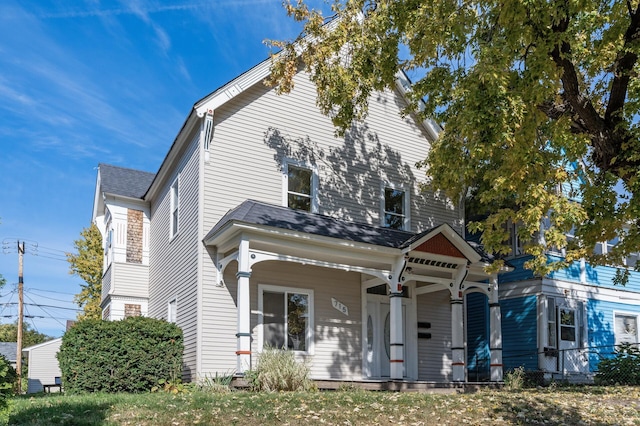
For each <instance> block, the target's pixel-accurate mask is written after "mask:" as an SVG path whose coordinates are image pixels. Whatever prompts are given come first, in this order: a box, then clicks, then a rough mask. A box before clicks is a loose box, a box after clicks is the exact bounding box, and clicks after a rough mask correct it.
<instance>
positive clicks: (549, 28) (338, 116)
mask: <svg viewBox="0 0 640 426" xmlns="http://www.w3.org/2000/svg"><path fill="white" fill-rule="evenodd" d="M286 7H287V9H288V12H289V14H290V15H291V16H292V17H293V18H294V19H296V20H297V21H300V22H302V24H303V25H304V30H303V31H302V33H301V34H300V36H299V37H298V38H297V39H296V40H293V41H290V42H273V45H274V46H275V47H278V48H281V49H282V51H281V54H280V55H277V56H274V62H273V65H272V71H273V74H272V76H271V78H270V79H269V80H268V83H271V84H277V90H278V91H279V92H288V91H290V90H291V89H292V88H293V75H294V74H295V73H296V71H297V70H298V69H299V66H300V65H301V62H302V65H303V66H304V68H305V69H306V71H308V72H309V73H310V75H311V79H312V80H313V81H314V82H315V84H316V86H317V91H318V98H317V104H318V106H319V107H320V109H321V110H322V111H323V112H324V113H325V114H328V115H329V116H330V117H331V118H332V119H333V122H334V124H335V125H336V126H337V129H338V133H343V132H348V131H349V128H350V125H351V123H353V122H354V120H361V119H363V118H364V117H365V116H366V114H367V103H368V101H369V99H370V97H371V95H372V93H373V92H374V91H377V90H383V89H390V88H394V87H396V73H397V72H398V71H399V70H405V71H407V72H408V73H409V74H411V75H415V77H414V80H415V82H414V83H413V85H412V87H411V91H410V92H409V94H408V97H409V100H410V105H409V107H408V108H407V112H411V113H412V114H415V115H416V116H417V117H418V118H420V119H433V120H435V121H436V122H438V123H440V124H441V125H442V127H443V128H444V130H443V131H442V132H441V133H440V136H439V138H438V140H437V141H435V142H434V143H433V144H432V145H431V149H430V151H429V153H428V157H427V158H426V159H425V160H424V162H423V163H421V165H422V166H423V167H424V168H425V170H426V171H427V173H428V175H429V176H430V179H431V182H430V183H431V185H432V186H433V187H434V188H436V189H438V190H442V191H445V193H446V194H447V195H448V196H450V197H451V198H452V199H453V200H458V199H460V198H461V197H465V196H468V195H469V194H472V195H473V196H474V198H475V200H476V202H477V208H478V211H477V213H480V215H479V216H480V217H481V218H482V219H481V220H479V221H477V222H474V223H470V224H469V227H470V229H472V230H474V231H482V232H483V237H482V242H483V244H484V246H485V248H486V249H487V250H488V251H490V252H493V253H502V254H505V253H507V251H508V249H509V247H508V246H507V244H506V243H507V241H508V233H507V232H506V230H505V229H504V228H503V226H502V225H503V224H504V223H505V222H506V221H508V220H511V221H512V222H513V223H521V224H522V225H523V226H522V227H521V229H520V231H519V237H520V238H521V240H523V241H526V242H527V243H528V244H526V245H525V250H526V251H527V252H528V253H529V254H532V255H534V256H535V257H534V258H533V260H532V261H530V262H529V264H528V266H529V267H532V268H535V269H536V270H537V271H538V272H540V273H544V272H548V271H549V268H553V267H561V266H563V264H561V263H560V264H555V265H548V264H547V259H546V257H545V255H544V249H548V248H551V247H556V248H564V247H566V249H567V255H566V260H567V261H572V260H575V259H579V258H582V257H586V258H587V259H588V260H589V261H590V262H592V263H594V264H604V263H607V264H615V265H621V264H622V262H623V258H624V257H625V256H626V255H627V254H628V253H630V252H635V251H637V250H638V246H640V228H639V226H640V220H639V219H638V218H639V217H640V203H639V202H638V197H640V122H639V120H638V113H639V112H640V79H639V78H638V75H639V73H638V71H640V69H639V68H640V67H639V66H638V54H640V3H639V2H638V1H637V0H633V1H632V0H627V1H592V0H551V1H528V2H522V1H517V0H506V1H505V2H492V1H486V0H471V1H464V2H463V1H459V0H433V1H432V0H429V1H427V0H413V1H384V0H381V1H366V0H353V1H351V0H345V1H340V0H337V1H335V2H333V3H332V13H334V14H335V15H333V16H331V17H330V18H332V19H331V21H330V22H329V24H328V25H324V24H325V23H326V22H327V21H328V19H326V18H325V17H324V16H323V15H322V13H321V12H318V11H313V10H311V9H310V8H309V7H308V6H307V5H306V4H305V3H304V2H302V1H300V2H299V3H297V4H295V5H292V4H288V5H287V6H286ZM452 164H455V167H452ZM562 187H564V190H563V191H560V190H559V188H562ZM620 188H623V189H624V190H625V194H626V195H625V196H624V197H622V199H620V200H619V199H618V195H619V193H620V191H619V189H620ZM571 198H574V199H581V200H582V203H576V202H572V201H570V199H571ZM545 222H546V223H547V226H546V227H545V229H543V233H542V236H543V238H538V236H537V232H538V230H539V229H540V224H541V223H545ZM572 228H575V235H576V237H577V238H576V239H574V240H571V241H567V239H566V237H565V234H566V233H567V232H568V231H570V230H571V229H572ZM616 237H618V238H620V239H621V242H620V243H619V244H618V245H617V246H616V247H615V248H614V249H613V250H612V251H611V252H610V253H609V254H607V255H606V256H603V255H597V254H594V247H595V245H596V243H597V242H600V241H607V240H612V239H614V238H616ZM500 265H501V263H500V262H497V263H496V264H495V267H496V268H498V267H499V266H500Z"/></svg>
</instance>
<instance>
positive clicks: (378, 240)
mask: <svg viewBox="0 0 640 426" xmlns="http://www.w3.org/2000/svg"><path fill="white" fill-rule="evenodd" d="M231 223H246V224H252V225H263V226H272V227H274V228H279V229H286V230H290V231H298V232H304V233H307V234H312V235H318V236H323V237H332V238H339V239H342V240H347V241H353V242H357V243H366V244H374V245H377V246H383V247H390V248H399V247H400V246H401V245H402V243H403V242H404V241H406V240H407V239H408V238H411V237H412V236H413V235H414V234H413V233H412V232H407V231H399V230H397V229H391V228H383V227H380V226H372V225H367V224H363V223H355V222H347V221H344V220H340V219H336V218H333V217H330V216H323V215H320V214H316V213H309V212H306V211H303V210H294V209H290V208H288V207H283V206H276V205H273V204H268V203H264V202H261V201H255V200H246V201H244V202H242V203H241V204H240V205H238V206H237V207H236V208H234V209H232V210H229V211H228V212H227V213H226V214H225V215H224V216H223V217H222V219H220V220H219V221H218V223H217V224H216V225H215V226H214V227H213V228H212V229H211V231H209V233H208V234H207V235H206V236H205V238H204V242H205V243H206V242H207V241H209V240H210V239H211V238H212V237H214V236H215V235H216V234H217V233H218V232H219V231H221V230H222V229H223V228H225V227H226V226H228V225H229V224H231Z"/></svg>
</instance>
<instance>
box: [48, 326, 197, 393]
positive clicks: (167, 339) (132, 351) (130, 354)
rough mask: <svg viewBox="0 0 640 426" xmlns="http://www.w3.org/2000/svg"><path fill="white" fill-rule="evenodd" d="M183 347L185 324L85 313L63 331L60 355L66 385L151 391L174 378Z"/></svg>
mask: <svg viewBox="0 0 640 426" xmlns="http://www.w3.org/2000/svg"><path fill="white" fill-rule="evenodd" d="M183 349H184V346H183V343H182V330H181V329H180V328H179V327H178V326H176V325H175V324H171V323H168V322H166V321H164V320H158V319H153V318H145V317H130V318H127V319H124V320H122V321H102V320H96V319H85V320H83V321H79V322H78V323H76V324H75V325H74V326H73V327H72V328H71V329H69V330H68V331H67V332H66V333H65V334H64V336H63V337H62V345H61V346H60V351H59V352H58V355H57V357H58V362H59V363H60V370H61V371H62V380H63V383H64V385H65V391H69V392H100V391H104V392H148V391H149V390H151V388H152V387H154V386H155V385H157V384H158V383H159V382H160V381H161V380H163V381H171V382H176V379H177V378H179V377H180V371H181V369H182V351H183Z"/></svg>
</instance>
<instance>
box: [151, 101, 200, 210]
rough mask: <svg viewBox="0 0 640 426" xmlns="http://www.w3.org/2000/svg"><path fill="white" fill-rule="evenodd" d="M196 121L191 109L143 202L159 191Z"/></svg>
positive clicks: (187, 140)
mask: <svg viewBox="0 0 640 426" xmlns="http://www.w3.org/2000/svg"><path fill="white" fill-rule="evenodd" d="M198 120H199V118H198V117H197V115H196V112H195V109H192V110H191V111H190V112H189V115H188V116H187V119H186V120H185V121H184V123H183V124H182V127H181V128H180V131H179V132H178V134H177V135H176V137H175V139H174V140H173V143H172V144H171V148H169V152H167V155H166V156H165V157H164V160H162V164H161V165H160V168H159V169H158V172H157V173H156V175H155V177H154V178H153V181H151V185H149V189H147V192H145V193H144V195H143V196H142V199H143V200H144V201H148V200H149V199H151V198H153V197H154V196H155V195H156V193H157V192H158V190H159V189H160V186H161V184H162V182H164V180H165V178H166V177H167V175H168V174H169V172H170V171H169V169H170V165H171V164H173V162H174V161H175V160H176V159H177V157H178V152H179V151H180V148H181V147H182V145H183V144H184V143H188V142H189V139H188V135H189V134H190V133H191V131H192V130H193V129H194V127H195V125H196V124H197V123H198Z"/></svg>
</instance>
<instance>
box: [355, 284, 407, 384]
mask: <svg viewBox="0 0 640 426" xmlns="http://www.w3.org/2000/svg"><path fill="white" fill-rule="evenodd" d="M367 296H368V297H367V319H366V339H365V345H366V350H365V374H366V376H367V377H369V378H387V377H389V376H390V370H391V368H390V356H391V315H390V311H391V309H390V304H389V298H388V297H385V296H376V295H367ZM406 311H407V310H406V306H405V303H404V301H403V304H402V321H403V327H402V328H403V334H404V338H403V340H404V342H405V346H403V348H406V341H407V339H406V335H407V327H406V323H407V321H406ZM404 352H406V351H403V359H404V360H405V371H406V356H405V354H404ZM405 375H406V374H405Z"/></svg>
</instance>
